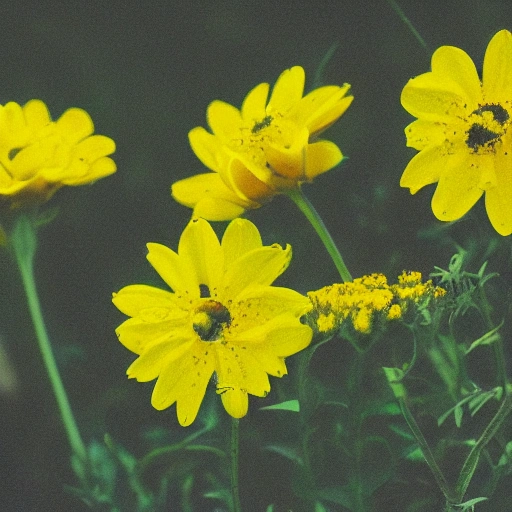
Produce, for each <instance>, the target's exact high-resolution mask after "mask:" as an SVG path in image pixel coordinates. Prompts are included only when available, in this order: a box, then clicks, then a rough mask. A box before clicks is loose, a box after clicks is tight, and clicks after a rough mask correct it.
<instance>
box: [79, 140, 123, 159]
mask: <svg viewBox="0 0 512 512" xmlns="http://www.w3.org/2000/svg"><path fill="white" fill-rule="evenodd" d="M115 150H116V143H115V142H114V141H113V140H112V139H111V138H110V137H105V136H104V135H92V136H91V137H87V138H86V139H84V140H82V141H80V142H79V143H78V144H77V145H76V148H75V156H76V158H80V159H81V160H85V161H86V162H87V163H92V162H94V161H95V160H97V159H98V158H101V157H102V156H107V155H111V154H112V153H113V152H114V151H115Z"/></svg>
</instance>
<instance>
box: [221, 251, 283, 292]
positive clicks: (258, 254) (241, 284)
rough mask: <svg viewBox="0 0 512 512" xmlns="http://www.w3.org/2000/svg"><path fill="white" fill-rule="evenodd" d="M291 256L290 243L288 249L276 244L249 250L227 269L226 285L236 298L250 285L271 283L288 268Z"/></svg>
mask: <svg viewBox="0 0 512 512" xmlns="http://www.w3.org/2000/svg"><path fill="white" fill-rule="evenodd" d="M291 257H292V252H291V247H290V246H289V245H287V246H286V249H283V248H282V247H281V246H280V245H278V244H274V245H272V246H265V247H261V248H260V249H254V250H252V251H249V252H247V253H245V254H244V255H243V256H242V257H241V258H239V259H237V260H236V261H235V262H233V264H232V265H231V266H230V267H229V269H227V271H226V274H225V276H224V287H225V289H226V290H229V295H230V296H231V297H233V298H235V297H237V296H238V294H240V293H241V292H242V291H244V289H245V288H246V287H248V286H253V285H256V284H262V285H270V284H271V283H272V282H274V280H275V279H277V277H278V276H280V275H281V274H282V273H283V272H284V271H285V270H286V268H287V267H288V265H289V263H290V260H291Z"/></svg>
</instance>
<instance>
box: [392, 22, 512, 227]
mask: <svg viewBox="0 0 512 512" xmlns="http://www.w3.org/2000/svg"><path fill="white" fill-rule="evenodd" d="M401 99H402V105H403V106H404V108H405V109H406V110H407V111H408V112H410V113H411V114H412V115H413V116H415V117H417V118H418V119H417V120H416V121H414V122H413V123H411V124H410V125H409V126H408V127H407V128H406V129H405V133H406V136H407V145H408V146H411V147H413V148H415V149H418V150H419V151H420V152H419V153H418V154H417V155H416V156H415V157H414V158H413V159H412V160H411V161H410V162H409V164H408V165H407V168H406V169H405V171H404V173H403V175H402V179H401V181H400V185H401V186H402V187H408V188H410V190H411V193H412V194H415V193H416V192H417V191H418V190H419V189H420V188H422V187H424V186H425V185H429V184H431V183H436V182H437V183H438V185H437V188H436V191H435V193H434V196H433V198H432V210H433V212H434V215H435V216H436V217H437V218H438V219H440V220H444V221H452V220H456V219H459V218H461V217H462V216H463V215H464V214H466V213H467V212H468V211H469V210H470V209H471V208H472V206H473V205H474V204H475V203H476V202H477V201H478V199H479V198H480V197H481V196H482V194H484V193H485V206H486V209H487V214H488V216H489V220H490V221H491V223H492V225H493V227H494V229H495V230H496V231H497V232H498V233H500V234H501V235H509V234H510V233H512V130H509V126H510V122H511V114H512V34H511V33H510V32H509V31H508V30H501V31H500V32H498V33H497V34H496V35H495V36H494V37H493V38H492V39H491V41H490V43H489V45H488V47H487V51H486V53H485V58H484V65H483V77H482V81H480V78H479V76H478V73H477V70H476V68H475V65H474V64H473V61H472V60H471V58H470V57H469V56H468V55H467V54H466V53H465V52H464V51H462V50H460V49H459V48H455V47H453V46H442V47H441V48H439V49H438V50H436V51H435V52H434V54H433V56H432V71H430V72H428V73H424V74H423V75H420V76H418V77H416V78H413V79H412V80H409V82H408V83H407V85H406V86H405V87H404V89H403V92H402V98H401Z"/></svg>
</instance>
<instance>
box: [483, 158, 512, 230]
mask: <svg viewBox="0 0 512 512" xmlns="http://www.w3.org/2000/svg"><path fill="white" fill-rule="evenodd" d="M495 168H496V182H497V183H496V186H495V187H492V188H490V189H489V190H487V191H486V193H485V207H486V209H487V215H488V216H489V220H490V221H491V224H492V225H493V227H494V229H495V230H496V231H497V232H498V233H499V234H500V235H502V236H508V235H510V234H511V233H512V152H510V151H508V152H507V154H506V155H505V154H504V153H503V152H500V153H497V155H496V163H495Z"/></svg>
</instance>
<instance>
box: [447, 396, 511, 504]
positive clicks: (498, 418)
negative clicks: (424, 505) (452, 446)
mask: <svg viewBox="0 0 512 512" xmlns="http://www.w3.org/2000/svg"><path fill="white" fill-rule="evenodd" d="M511 411H512V394H511V393H507V394H506V395H505V400H503V402H502V403H501V406H500V408H499V409H498V412H497V413H496V415H495V416H494V418H493V419H492V420H491V422H490V423H489V425H487V428H486V429H485V430H484V432H483V434H482V435H481V436H480V438H479V439H478V441H477V442H476V443H475V445H474V446H473V448H472V449H471V451H470V452H469V455H468V456H467V458H466V460H465V461H464V465H463V466H462V470H461V472H460V476H459V479H458V481H457V486H456V500H455V501H454V502H453V503H454V504H456V503H461V502H462V500H463V499H464V495H465V494H466V491H467V488H468V486H469V483H470V482H471V479H472V478H473V474H474V472H475V470H476V466H477V464H478V459H479V458H480V454H481V453H482V450H483V449H484V448H485V446H486V445H487V443H488V442H489V441H490V440H491V439H492V438H493V437H494V436H495V435H496V432H497V431H498V429H499V428H500V427H501V425H502V423H503V421H504V420H505V418H506V417H507V416H508V415H509V414H510V412H511Z"/></svg>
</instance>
